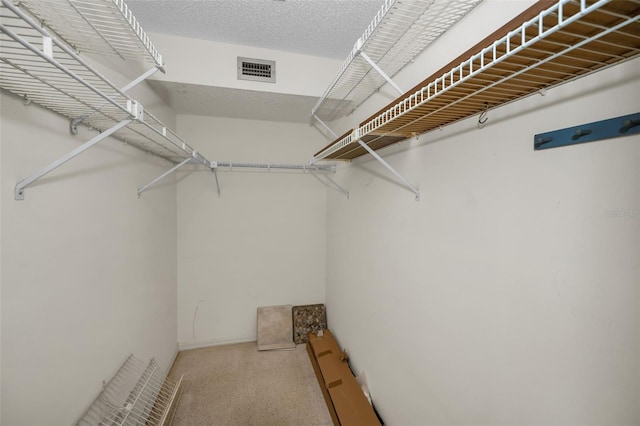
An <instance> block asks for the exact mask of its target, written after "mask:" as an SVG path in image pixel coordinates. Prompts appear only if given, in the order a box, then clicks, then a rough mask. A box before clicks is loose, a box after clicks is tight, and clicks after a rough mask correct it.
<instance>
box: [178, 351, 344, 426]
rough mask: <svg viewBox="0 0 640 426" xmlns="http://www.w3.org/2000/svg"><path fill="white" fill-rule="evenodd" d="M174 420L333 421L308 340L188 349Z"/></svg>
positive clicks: (193, 425) (195, 423)
mask: <svg viewBox="0 0 640 426" xmlns="http://www.w3.org/2000/svg"><path fill="white" fill-rule="evenodd" d="M169 374H170V376H171V377H173V378H178V377H180V375H184V379H183V382H182V383H183V391H182V397H181V399H180V402H179V403H178V407H177V409H176V413H175V417H174V420H173V425H174V426H183V425H184V426H186V425H189V426H199V425H208V426H214V425H265V426H266V425H332V424H333V423H332V421H331V416H330V415H329V411H328V410H327V406H326V405H325V402H324V399H323V397H322V392H321V390H320V386H319V385H318V381H317V379H316V376H315V374H314V372H313V367H312V366H311V361H309V356H308V355H307V351H306V348H305V345H297V346H296V349H295V350H288V351H287V350H283V351H262V352H258V350H257V347H256V344H255V342H254V343H241V344H236V345H228V346H216V347H210V348H202V349H194V350H189V351H183V352H180V353H179V354H178V357H177V358H176V361H175V363H174V365H173V367H172V368H171V371H170V373H169Z"/></svg>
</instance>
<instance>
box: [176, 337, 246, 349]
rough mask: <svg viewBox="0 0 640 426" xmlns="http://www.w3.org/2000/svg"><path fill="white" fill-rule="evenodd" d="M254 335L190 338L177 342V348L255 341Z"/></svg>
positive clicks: (197, 347)
mask: <svg viewBox="0 0 640 426" xmlns="http://www.w3.org/2000/svg"><path fill="white" fill-rule="evenodd" d="M255 341H256V339H255V337H253V338H247V339H204V340H192V341H189V342H178V350H180V351H186V350H189V349H199V348H208V347H210V346H223V345H233V344H235V343H249V342H255Z"/></svg>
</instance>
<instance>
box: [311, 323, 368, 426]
mask: <svg viewBox="0 0 640 426" xmlns="http://www.w3.org/2000/svg"><path fill="white" fill-rule="evenodd" d="M323 334H324V335H323V336H322V337H318V336H317V335H316V334H315V333H310V334H309V341H308V342H307V352H308V353H309V358H310V359H311V364H312V365H313V370H314V371H315V373H316V377H317V378H318V383H319V384H320V388H321V389H322V395H323V396H324V400H325V402H326V404H327V408H328V409H329V413H330V414H331V418H332V419H333V423H334V424H335V425H337V426H338V425H343V426H373V425H380V421H379V419H378V417H377V416H376V414H375V412H374V410H373V407H372V406H371V404H369V401H368V400H367V398H366V397H365V395H364V392H362V389H361V388H360V385H359V384H358V382H357V381H356V378H355V377H353V374H352V373H351V369H350V368H349V365H348V363H347V361H346V360H343V359H341V357H342V351H340V348H339V346H338V343H337V342H336V340H335V338H334V337H333V335H332V334H331V332H330V331H329V330H324V331H323Z"/></svg>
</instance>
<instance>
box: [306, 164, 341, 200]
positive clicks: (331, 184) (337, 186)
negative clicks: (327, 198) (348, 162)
mask: <svg viewBox="0 0 640 426" xmlns="http://www.w3.org/2000/svg"><path fill="white" fill-rule="evenodd" d="M311 167H312V168H313V169H314V170H316V171H318V172H320V171H321V170H320V169H319V168H318V166H314V165H311ZM321 176H324V178H325V179H326V180H327V183H325V182H323V181H322V180H321V179H319V178H318V180H320V182H322V183H323V184H324V185H325V186H326V187H327V188H332V189H335V190H336V191H338V192H340V193H341V194H343V195H345V196H346V197H347V200H348V199H349V191H347V190H346V189H345V188H343V187H342V186H341V185H340V184H339V183H338V182H336V181H335V180H333V179H331V176H329V175H327V174H326V173H321Z"/></svg>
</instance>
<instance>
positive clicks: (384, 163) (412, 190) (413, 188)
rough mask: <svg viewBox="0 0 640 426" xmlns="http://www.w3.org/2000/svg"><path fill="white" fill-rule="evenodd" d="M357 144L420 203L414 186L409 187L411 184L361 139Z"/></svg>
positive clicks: (418, 192) (417, 191)
mask: <svg viewBox="0 0 640 426" xmlns="http://www.w3.org/2000/svg"><path fill="white" fill-rule="evenodd" d="M358 143H359V144H360V146H361V147H363V148H364V149H365V150H367V152H368V153H369V154H371V155H372V156H373V158H375V159H376V160H378V162H379V163H380V164H382V165H383V166H384V167H386V168H387V170H389V171H390V172H391V173H393V174H394V176H396V177H397V178H398V179H400V180H401V181H402V183H404V186H405V187H406V188H407V189H408V190H409V191H411V192H413V193H414V194H415V196H416V201H420V190H419V189H418V188H416V187H415V186H413V185H411V183H409V181H408V180H407V179H405V178H404V176H402V175H401V174H400V173H398V172H397V171H396V170H395V169H394V168H393V167H391V166H390V165H389V163H387V162H386V161H384V159H383V158H382V157H380V156H379V155H378V153H377V152H375V151H374V150H373V149H371V148H370V147H369V145H367V144H366V143H364V142H362V139H358Z"/></svg>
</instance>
